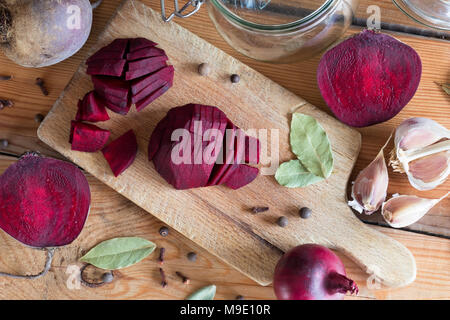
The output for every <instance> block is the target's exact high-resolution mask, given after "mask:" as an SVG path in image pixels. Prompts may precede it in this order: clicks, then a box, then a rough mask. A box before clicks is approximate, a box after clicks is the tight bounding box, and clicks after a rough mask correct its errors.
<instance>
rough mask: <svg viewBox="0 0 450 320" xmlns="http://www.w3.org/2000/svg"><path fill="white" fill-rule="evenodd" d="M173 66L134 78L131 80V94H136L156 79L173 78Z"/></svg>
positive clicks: (170, 79)
mask: <svg viewBox="0 0 450 320" xmlns="http://www.w3.org/2000/svg"><path fill="white" fill-rule="evenodd" d="M173 74H174V68H173V66H166V67H164V68H161V69H159V70H157V71H155V72H153V73H150V74H148V75H146V76H145V77H142V78H139V79H135V80H133V81H132V82H131V94H132V95H136V94H137V93H139V92H140V91H142V90H143V89H144V88H146V87H147V86H149V85H150V84H151V83H153V82H155V81H156V80H158V79H163V80H165V81H166V82H169V81H172V80H173Z"/></svg>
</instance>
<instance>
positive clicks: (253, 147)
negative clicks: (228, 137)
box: [245, 136, 261, 164]
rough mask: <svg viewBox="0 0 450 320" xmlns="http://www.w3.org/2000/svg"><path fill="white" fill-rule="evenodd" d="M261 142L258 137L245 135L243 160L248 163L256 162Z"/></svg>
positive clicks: (257, 161)
mask: <svg viewBox="0 0 450 320" xmlns="http://www.w3.org/2000/svg"><path fill="white" fill-rule="evenodd" d="M260 149H261V144H260V142H259V139H256V138H254V137H250V136H246V137H245V162H246V163H249V164H258V163H259V155H260Z"/></svg>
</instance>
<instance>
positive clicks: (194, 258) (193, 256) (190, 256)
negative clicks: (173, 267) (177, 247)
mask: <svg viewBox="0 0 450 320" xmlns="http://www.w3.org/2000/svg"><path fill="white" fill-rule="evenodd" d="M187 258H188V260H189V261H192V262H195V261H197V254H196V253H195V252H189V253H188V254H187Z"/></svg>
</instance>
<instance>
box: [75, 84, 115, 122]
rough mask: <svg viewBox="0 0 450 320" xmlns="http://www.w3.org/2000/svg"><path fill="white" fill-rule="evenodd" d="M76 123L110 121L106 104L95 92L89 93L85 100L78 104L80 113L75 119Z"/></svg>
mask: <svg viewBox="0 0 450 320" xmlns="http://www.w3.org/2000/svg"><path fill="white" fill-rule="evenodd" d="M75 120H76V121H89V122H99V121H107V120H109V115H108V112H107V111H106V108H105V104H104V102H103V101H102V100H101V98H99V97H98V96H97V94H96V93H95V91H91V92H89V93H87V94H86V95H85V96H84V98H83V100H80V101H79V102H78V112H77V115H76V117H75Z"/></svg>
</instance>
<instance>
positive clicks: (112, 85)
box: [92, 76, 130, 100]
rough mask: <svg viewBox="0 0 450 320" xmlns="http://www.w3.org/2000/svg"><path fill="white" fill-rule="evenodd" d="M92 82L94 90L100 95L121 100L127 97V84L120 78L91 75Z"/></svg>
mask: <svg viewBox="0 0 450 320" xmlns="http://www.w3.org/2000/svg"><path fill="white" fill-rule="evenodd" d="M92 83H93V84H94V88H95V91H97V92H98V93H100V94H101V95H102V96H105V95H106V96H114V97H118V98H121V99H122V100H127V99H128V92H129V89H130V88H129V85H128V83H127V82H126V81H124V80H121V79H120V78H112V77H104V76H93V77H92Z"/></svg>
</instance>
